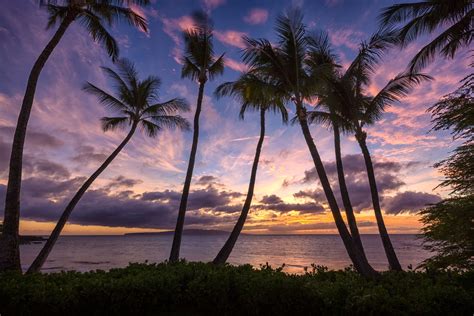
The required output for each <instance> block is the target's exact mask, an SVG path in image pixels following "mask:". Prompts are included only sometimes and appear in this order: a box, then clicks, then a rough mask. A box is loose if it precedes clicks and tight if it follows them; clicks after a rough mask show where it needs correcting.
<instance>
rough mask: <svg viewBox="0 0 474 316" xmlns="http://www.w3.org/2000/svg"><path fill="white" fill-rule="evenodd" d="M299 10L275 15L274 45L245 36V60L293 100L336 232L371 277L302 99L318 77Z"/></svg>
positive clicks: (308, 95) (310, 94)
mask: <svg viewBox="0 0 474 316" xmlns="http://www.w3.org/2000/svg"><path fill="white" fill-rule="evenodd" d="M302 20H303V16H302V14H301V12H300V11H299V10H290V11H288V12H287V13H286V14H284V15H281V16H279V17H278V19H277V24H276V31H277V35H278V43H277V44H276V46H274V45H273V44H272V43H270V41H268V40H266V39H249V38H246V39H245V41H246V48H245V50H244V56H243V57H244V62H246V63H247V64H248V65H249V66H250V69H251V73H253V74H257V75H258V76H260V77H261V78H263V79H264V80H266V81H269V82H271V83H272V84H273V85H275V86H276V87H277V89H279V91H280V92H281V93H282V99H283V101H284V102H292V103H293V104H294V105H295V107H296V116H297V120H298V122H299V125H300V127H301V130H302V133H303V136H304V139H305V141H306V144H307V146H308V149H309V152H310V154H311V157H312V159H313V163H314V165H315V168H316V172H317V173H318V176H319V179H320V182H321V185H322V187H323V190H324V193H325V195H326V198H327V201H328V205H329V208H330V210H331V213H332V215H333V217H334V221H335V223H336V227H337V229H338V232H339V235H340V236H341V239H342V241H343V243H344V246H345V248H346V251H347V253H348V255H349V257H350V258H351V260H352V262H353V263H354V266H355V268H356V269H357V270H358V271H359V272H360V273H361V274H363V275H365V276H368V277H373V276H375V275H376V272H375V270H374V269H373V268H372V267H371V266H370V265H369V263H368V262H367V260H364V257H363V256H362V254H361V252H360V251H359V249H358V247H357V246H356V244H355V242H354V240H353V238H352V236H351V235H350V233H349V231H348V229H347V227H346V225H345V223H344V220H343V218H342V215H341V212H340V210H339V206H338V205H337V201H336V198H335V196H334V192H333V191H332V188H331V185H330V183H329V179H328V177H327V174H326V171H325V169H324V165H323V163H322V160H321V157H320V155H319V152H318V150H317V148H316V145H315V143H314V140H313V138H312V136H311V132H310V130H309V126H308V118H307V113H306V108H305V105H304V102H305V100H310V99H311V98H312V97H313V95H314V92H315V86H316V84H317V81H315V80H313V78H312V76H310V74H309V73H308V66H307V59H308V58H307V57H308V48H309V41H308V37H307V36H306V31H305V27H304V25H303V22H302Z"/></svg>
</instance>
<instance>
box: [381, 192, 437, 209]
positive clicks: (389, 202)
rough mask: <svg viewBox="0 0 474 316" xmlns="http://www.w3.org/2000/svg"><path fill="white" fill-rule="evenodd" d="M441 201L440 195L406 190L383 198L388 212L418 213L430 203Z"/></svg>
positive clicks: (384, 207)
mask: <svg viewBox="0 0 474 316" xmlns="http://www.w3.org/2000/svg"><path fill="white" fill-rule="evenodd" d="M440 201H441V197H440V196H439V195H435V194H430V193H425V192H414V191H406V192H400V193H398V194H397V195H395V196H393V197H386V198H384V199H383V203H382V208H383V209H384V210H385V212H386V213H387V214H394V215H397V214H401V213H416V212H417V211H418V210H420V209H421V208H423V207H426V206H427V205H428V204H435V203H438V202H440Z"/></svg>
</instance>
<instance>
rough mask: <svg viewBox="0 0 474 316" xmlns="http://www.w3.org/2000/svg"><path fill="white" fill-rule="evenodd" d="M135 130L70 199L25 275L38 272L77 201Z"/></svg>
mask: <svg viewBox="0 0 474 316" xmlns="http://www.w3.org/2000/svg"><path fill="white" fill-rule="evenodd" d="M136 129H137V123H134V124H133V125H132V128H131V129H130V132H129V133H128V135H127V136H126V137H125V139H124V140H123V141H122V142H121V143H120V145H119V146H118V147H117V148H116V149H115V150H114V151H113V152H112V154H111V155H110V156H109V157H108V158H107V159H106V160H105V161H104V163H102V165H101V166H100V167H99V169H97V170H96V171H95V172H94V173H93V174H92V175H91V176H90V177H89V179H87V181H86V182H84V184H83V185H82V186H81V188H80V189H79V191H77V193H76V194H75V195H74V197H73V198H72V199H71V201H70V202H69V204H68V205H67V206H66V208H65V209H64V212H63V213H62V214H61V217H60V218H59V221H58V223H57V224H56V227H54V230H53V232H52V233H51V235H50V236H49V238H48V240H47V241H46V243H45V244H44V246H43V248H42V249H41V251H40V253H39V254H38V256H37V257H36V258H35V260H34V261H33V263H32V264H31V266H30V267H29V269H28V271H27V273H34V272H39V271H40V269H41V267H42V266H43V264H44V263H45V262H46V259H47V258H48V255H49V253H50V252H51V250H52V249H53V247H54V244H55V243H56V241H57V240H58V237H59V235H60V234H61V231H62V230H63V228H64V225H66V222H67V221H68V219H69V216H70V215H71V213H72V211H73V210H74V208H75V207H76V205H77V203H78V202H79V200H80V199H81V198H82V196H83V195H84V193H85V192H86V191H87V189H88V188H89V187H90V186H91V184H92V183H93V182H94V181H95V179H97V177H98V176H99V175H100V174H101V173H102V172H103V171H104V170H105V169H106V168H107V167H108V166H109V165H110V163H111V162H112V161H113V160H114V159H115V157H117V155H118V154H119V153H120V152H121V151H122V149H123V148H124V147H125V145H126V144H127V143H128V142H129V141H130V139H131V138H132V136H133V134H134V133H135V131H136Z"/></svg>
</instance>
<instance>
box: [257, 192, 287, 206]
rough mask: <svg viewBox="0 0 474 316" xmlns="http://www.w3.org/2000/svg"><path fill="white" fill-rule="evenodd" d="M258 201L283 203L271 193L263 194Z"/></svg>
mask: <svg viewBox="0 0 474 316" xmlns="http://www.w3.org/2000/svg"><path fill="white" fill-rule="evenodd" d="M260 203H262V204H280V203H283V200H282V199H281V198H280V197H279V196H276V195H275V194H272V195H265V196H264V197H263V198H262V199H261V200H260Z"/></svg>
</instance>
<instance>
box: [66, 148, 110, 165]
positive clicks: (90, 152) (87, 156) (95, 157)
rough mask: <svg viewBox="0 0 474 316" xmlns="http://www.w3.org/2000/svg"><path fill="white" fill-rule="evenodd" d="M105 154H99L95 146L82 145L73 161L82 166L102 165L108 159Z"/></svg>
mask: <svg viewBox="0 0 474 316" xmlns="http://www.w3.org/2000/svg"><path fill="white" fill-rule="evenodd" d="M107 157H108V155H107V154H105V153H98V152H96V151H95V148H94V147H93V146H89V145H81V146H79V147H78V148H77V150H76V154H75V155H74V156H73V157H72V161H74V162H76V163H81V164H86V165H88V164H90V163H102V162H104V161H105V159H107Z"/></svg>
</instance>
